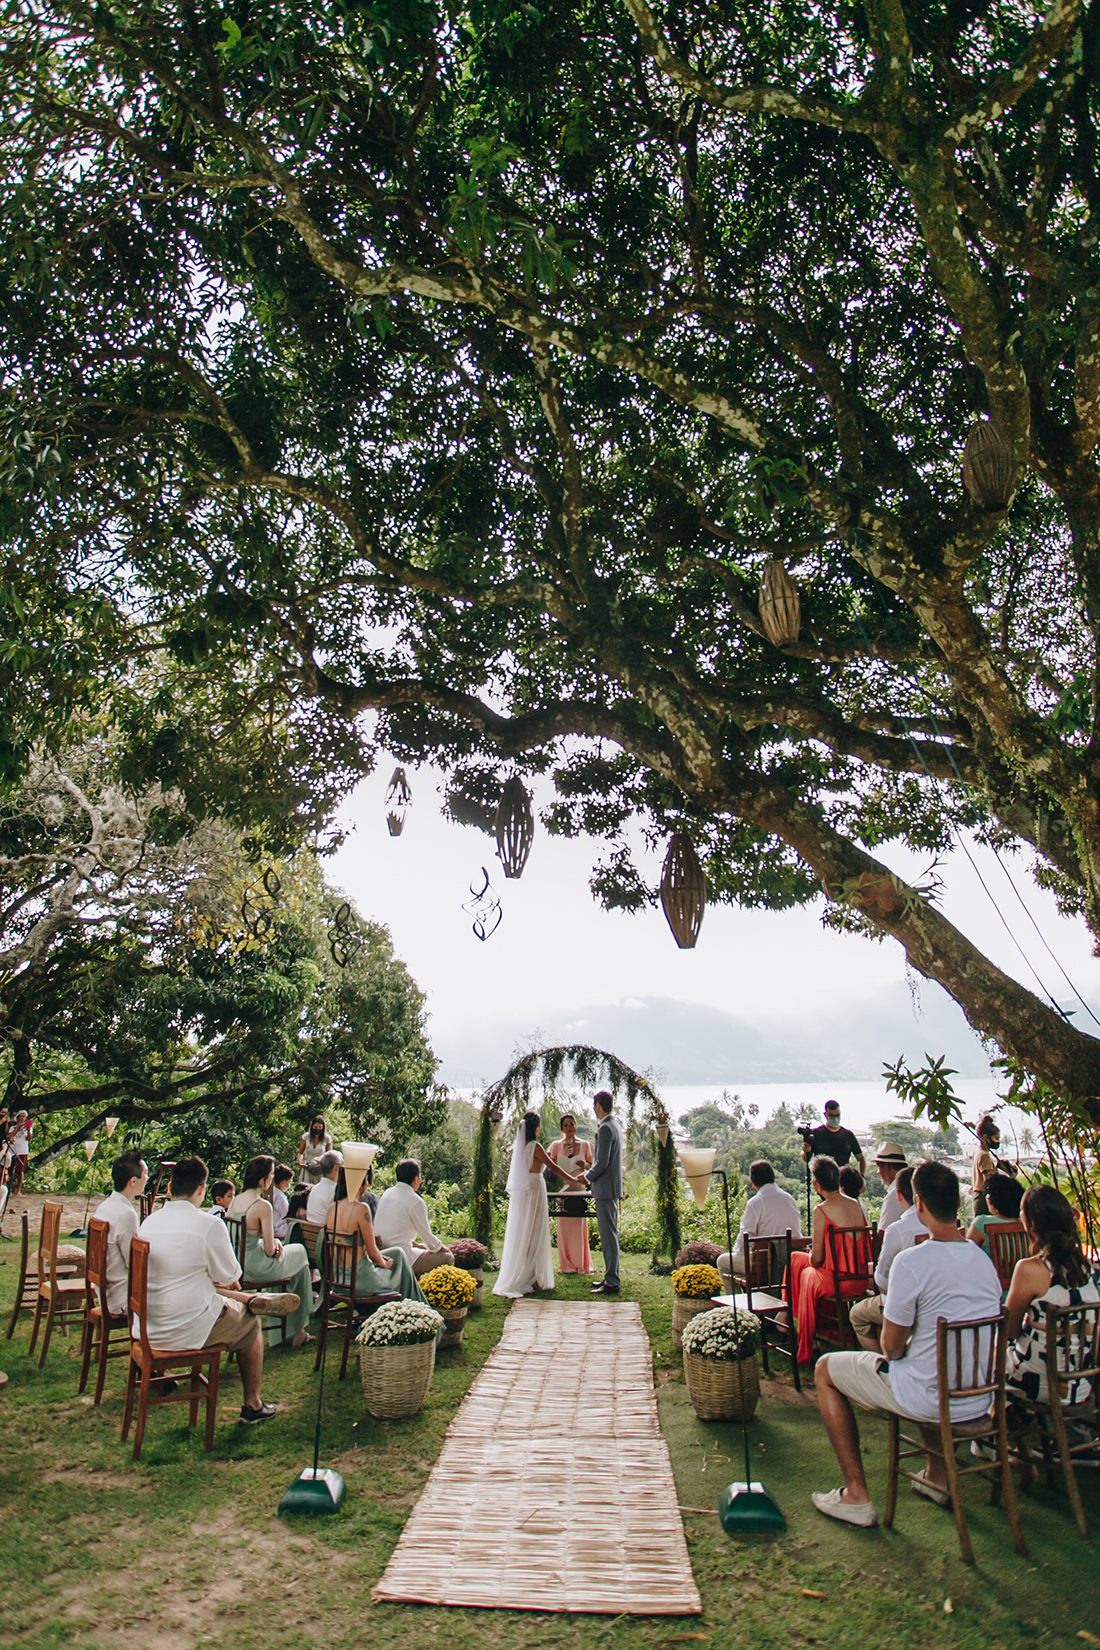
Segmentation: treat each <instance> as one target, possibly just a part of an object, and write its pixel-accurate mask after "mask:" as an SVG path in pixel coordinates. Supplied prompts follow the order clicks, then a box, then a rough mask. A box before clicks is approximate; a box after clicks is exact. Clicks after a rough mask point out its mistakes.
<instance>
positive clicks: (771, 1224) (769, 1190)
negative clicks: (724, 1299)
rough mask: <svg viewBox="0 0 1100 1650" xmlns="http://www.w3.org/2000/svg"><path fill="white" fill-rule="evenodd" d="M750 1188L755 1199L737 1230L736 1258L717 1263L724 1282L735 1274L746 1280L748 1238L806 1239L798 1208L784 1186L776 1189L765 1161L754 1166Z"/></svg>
mask: <svg viewBox="0 0 1100 1650" xmlns="http://www.w3.org/2000/svg"><path fill="white" fill-rule="evenodd" d="M749 1184H750V1185H751V1186H752V1190H753V1195H752V1197H750V1198H749V1200H748V1202H747V1203H746V1204H745V1210H744V1213H743V1214H742V1216H741V1224H740V1226H739V1227H738V1228H737V1239H736V1241H735V1243H734V1245H733V1255H732V1257H731V1256H730V1255H729V1254H724V1255H719V1256H718V1260H717V1262H716V1264H717V1267H718V1270H719V1271H720V1272H721V1274H722V1276H723V1277H724V1278H732V1277H733V1275H734V1273H736V1274H737V1276H738V1277H739V1278H743V1277H744V1276H745V1239H746V1238H750V1237H783V1236H784V1234H785V1233H787V1232H788V1231H789V1232H790V1234H791V1236H792V1237H801V1236H802V1221H801V1218H800V1216H799V1213H798V1204H797V1203H796V1202H795V1200H794V1198H793V1197H792V1196H791V1194H790V1192H785V1191H784V1190H783V1188H782V1187H781V1186H777V1185H776V1183H775V1170H774V1169H773V1168H772V1166H771V1164H770V1163H768V1162H766V1161H765V1160H764V1158H759V1159H758V1160H757V1161H756V1162H755V1163H750V1165H749Z"/></svg>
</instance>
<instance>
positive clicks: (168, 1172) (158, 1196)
mask: <svg viewBox="0 0 1100 1650" xmlns="http://www.w3.org/2000/svg"><path fill="white" fill-rule="evenodd" d="M175 1166H176V1165H175V1164H174V1163H171V1162H169V1160H168V1159H167V1158H166V1157H165V1158H162V1159H161V1161H160V1163H159V1164H158V1166H157V1178H156V1181H155V1182H154V1184H153V1185H152V1186H151V1187H150V1186H149V1185H148V1183H146V1187H145V1190H144V1191H143V1192H142V1194H141V1218H142V1220H148V1218H149V1216H150V1215H151V1214H152V1212H153V1210H154V1209H155V1208H156V1206H157V1204H158V1203H163V1202H164V1200H165V1198H166V1197H167V1196H168V1182H169V1181H170V1180H171V1178H172V1170H173V1169H174V1168H175Z"/></svg>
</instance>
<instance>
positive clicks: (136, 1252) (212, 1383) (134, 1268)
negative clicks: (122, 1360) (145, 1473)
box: [122, 1238, 225, 1461]
mask: <svg viewBox="0 0 1100 1650" xmlns="http://www.w3.org/2000/svg"><path fill="white" fill-rule="evenodd" d="M129 1299H130V1368H129V1373H128V1375H127V1378H126V1410H125V1413H124V1414H123V1417H122V1442H123V1443H125V1442H126V1438H127V1435H128V1433H129V1431H130V1422H131V1421H132V1420H133V1418H134V1401H135V1398H136V1400H137V1427H136V1429H135V1432H134V1451H133V1459H134V1460H135V1461H136V1460H137V1459H138V1457H139V1456H140V1455H141V1446H142V1443H143V1441H144V1439H145V1423H146V1421H147V1420H148V1418H149V1411H150V1409H151V1408H153V1407H154V1406H158V1405H162V1404H189V1405H190V1406H191V1415H190V1420H189V1422H188V1425H189V1426H195V1425H197V1423H198V1419H199V1405H200V1403H201V1402H202V1395H203V1393H204V1392H205V1393H206V1448H207V1449H208V1450H212V1449H213V1448H214V1422H215V1419H216V1417H217V1413H218V1382H219V1381H220V1379H221V1366H222V1353H223V1352H224V1351H225V1347H224V1346H222V1345H221V1344H220V1343H219V1344H217V1345H214V1346H197V1347H190V1348H188V1349H186V1350H182V1349H181V1350H180V1351H178V1352H163V1351H154V1350H153V1348H152V1346H151V1345H150V1343H149V1334H148V1330H147V1328H146V1324H147V1322H148V1312H149V1243H148V1240H147V1239H145V1238H135V1239H134V1241H133V1242H132V1243H131V1245H130V1290H129ZM178 1370H186V1371H188V1372H189V1374H190V1376H191V1387H190V1390H189V1391H186V1392H182V1391H181V1392H165V1391H164V1389H163V1388H161V1389H160V1390H159V1391H158V1393H157V1394H156V1396H155V1397H154V1395H153V1391H152V1387H153V1382H154V1381H162V1380H164V1379H165V1377H167V1376H171V1375H172V1374H174V1373H175V1372H176V1371H178ZM204 1370H205V1371H206V1373H205V1374H204V1373H203V1371H204Z"/></svg>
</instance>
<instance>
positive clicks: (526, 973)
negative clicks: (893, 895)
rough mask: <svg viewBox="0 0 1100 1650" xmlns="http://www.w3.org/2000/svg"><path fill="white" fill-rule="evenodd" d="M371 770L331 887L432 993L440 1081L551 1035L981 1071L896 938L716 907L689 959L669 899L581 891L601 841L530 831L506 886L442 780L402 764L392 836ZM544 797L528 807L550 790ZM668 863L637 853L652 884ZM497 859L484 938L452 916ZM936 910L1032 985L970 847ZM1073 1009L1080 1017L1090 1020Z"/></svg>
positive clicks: (988, 862) (1049, 932)
mask: <svg viewBox="0 0 1100 1650" xmlns="http://www.w3.org/2000/svg"><path fill="white" fill-rule="evenodd" d="M391 771H392V768H391V767H390V766H389V765H386V766H384V767H381V768H380V769H379V771H378V772H377V773H376V774H374V775H373V776H372V777H371V778H370V779H368V780H367V781H365V782H364V783H363V784H362V785H361V786H360V787H359V789H358V790H357V792H356V793H355V795H354V797H353V798H352V799H351V800H350V801H349V803H348V805H347V806H346V808H345V809H344V821H345V823H346V824H347V825H348V826H350V827H351V835H350V838H349V840H348V842H347V843H346V845H345V846H344V848H343V849H342V850H341V851H340V853H339V854H338V855H337V856H336V857H335V859H334V860H332V861H330V862H329V866H328V872H329V875H330V876H331V878H332V879H333V880H334V881H335V882H336V883H337V884H339V885H340V886H342V887H343V888H345V889H346V890H347V892H348V893H349V894H350V895H351V897H352V898H353V899H354V901H355V903H356V905H357V906H358V908H359V910H360V911H361V912H362V913H363V915H364V916H367V917H373V918H375V919H377V920H378V921H381V922H384V923H385V924H386V925H387V926H388V927H389V929H390V931H391V933H392V936H393V943H394V947H395V949H396V951H397V954H398V955H399V956H400V957H401V958H402V959H403V960H404V962H405V963H406V965H407V966H408V968H409V970H410V972H411V973H412V975H413V977H414V979H415V980H416V981H417V983H418V985H419V986H420V987H421V989H422V990H423V991H425V992H426V994H427V998H428V1012H429V1016H430V1019H429V1031H430V1035H431V1039H432V1043H433V1046H434V1048H435V1051H436V1053H437V1055H438V1056H439V1059H440V1062H441V1069H440V1077H441V1079H442V1080H443V1081H445V1082H447V1083H450V1084H452V1085H453V1086H456V1087H479V1086H481V1085H482V1084H483V1083H486V1082H490V1081H492V1080H493V1079H494V1078H496V1077H499V1076H501V1075H502V1074H503V1072H504V1071H505V1070H506V1069H507V1067H508V1065H509V1063H510V1062H511V1060H512V1058H513V1056H514V1054H515V1053H516V1051H517V1050H518V1049H520V1048H523V1047H527V1046H529V1045H530V1042H531V1041H532V1040H533V1039H535V1038H536V1037H537V1038H538V1039H539V1040H540V1041H543V1042H564V1041H569V1042H591V1043H595V1044H597V1045H598V1046H601V1047H608V1048H612V1049H613V1050H614V1051H615V1052H616V1053H617V1054H618V1055H619V1056H620V1057H621V1058H622V1059H624V1060H626V1061H627V1062H628V1063H629V1064H631V1065H634V1066H636V1067H639V1068H641V1069H647V1068H653V1069H654V1070H655V1072H656V1075H657V1077H658V1080H659V1081H664V1082H666V1083H668V1084H690V1083H708V1084H710V1083H713V1084H715V1085H720V1086H721V1085H724V1086H726V1087H729V1088H736V1086H737V1084H738V1082H741V1083H750V1082H751V1083H767V1082H793V1081H813V1080H829V1079H833V1078H835V1079H842V1078H843V1079H849V1080H857V1079H874V1078H877V1077H878V1076H879V1074H880V1072H881V1068H882V1062H883V1061H884V1060H891V1061H892V1060H895V1059H896V1058H897V1057H898V1055H899V1054H904V1055H905V1056H906V1057H907V1058H908V1059H909V1060H910V1061H912V1060H914V1059H916V1060H920V1059H922V1057H923V1055H924V1052H925V1051H926V1050H927V1051H928V1052H930V1053H932V1054H936V1055H938V1054H946V1055H947V1056H948V1064H949V1065H952V1066H955V1067H956V1068H958V1069H959V1071H960V1072H961V1073H962V1075H964V1076H969V1077H978V1076H983V1075H984V1074H985V1073H986V1072H987V1070H988V1064H987V1060H986V1057H985V1053H984V1051H983V1049H982V1046H981V1044H980V1042H979V1041H978V1039H977V1038H976V1037H975V1036H974V1034H973V1033H972V1032H971V1031H970V1029H969V1027H968V1026H967V1024H966V1022H965V1020H964V1019H963V1016H962V1014H961V1013H960V1011H959V1010H958V1009H957V1008H956V1007H955V1005H954V1003H953V1002H952V1001H951V1000H950V999H949V998H948V997H947V995H946V993H944V992H943V991H942V990H941V989H940V987H939V986H936V985H933V984H931V983H930V982H928V981H920V982H919V987H918V989H917V992H916V1003H915V1004H914V1001H913V998H912V996H911V992H910V987H909V983H908V982H907V980H906V974H905V961H904V956H903V954H902V951H901V949H900V948H899V947H898V946H897V945H896V944H894V943H892V942H891V941H886V942H884V943H883V944H881V945H879V944H875V943H873V942H869V941H867V940H863V939H859V938H856V937H852V936H846V935H840V934H835V933H833V932H831V931H829V930H826V929H823V928H822V926H821V922H820V909H821V907H820V905H817V906H815V907H812V908H809V909H806V910H801V911H790V912H774V913H773V912H759V911H742V910H739V909H736V908H729V907H710V908H708V910H707V912H706V915H705V917H704V919H703V926H702V931H701V933H700V936H699V941H698V944H697V946H696V948H695V949H694V950H693V951H680V950H679V949H678V948H677V946H676V943H675V941H674V940H673V938H672V935H671V933H670V932H669V929H668V925H667V923H666V922H665V919H664V915H663V913H662V911H661V910H660V907H659V906H658V907H656V908H654V909H653V910H650V911H647V912H644V913H642V914H640V915H634V916H632V915H627V914H625V913H622V912H614V913H609V912H605V911H603V910H602V909H601V908H600V907H599V906H598V905H597V904H596V902H595V900H594V899H593V897H592V895H591V893H590V892H589V888H588V878H589V874H590V871H591V868H592V865H593V864H594V862H595V861H596V859H597V858H598V857H599V856H600V852H601V845H600V844H595V843H591V842H588V841H583V840H581V841H572V842H570V841H565V840H563V839H561V838H555V837H550V836H548V835H547V833H546V831H545V830H544V829H543V828H542V826H541V823H538V822H536V834H535V841H534V846H533V848H532V851H531V857H530V859H529V860H528V862H527V867H526V869H525V870H524V872H523V876H522V878H521V879H520V880H519V881H508V880H506V879H505V877H504V874H503V871H502V869H501V866H500V862H499V860H498V859H497V858H496V845H495V842H494V841H493V839H492V838H491V837H489V836H486V835H484V834H483V833H482V832H480V831H478V830H476V829H473V828H471V827H469V826H461V825H456V824H454V823H452V822H451V821H449V820H447V819H445V818H444V817H443V816H442V815H441V813H440V808H441V803H442V796H441V791H440V778H439V775H438V774H436V773H434V772H433V771H432V770H429V769H420V770H414V769H409V770H407V771H408V774H409V779H410V783H411V785H412V789H413V797H414V801H413V807H412V809H411V811H410V814H409V817H408V820H407V822H406V825H405V829H404V832H403V834H402V835H401V836H400V837H397V838H392V837H390V836H389V834H388V833H387V830H386V823H385V812H384V806H383V802H384V796H385V791H386V787H387V784H388V782H389V777H390V773H391ZM550 796H551V791H550V787H549V784H548V783H546V784H545V785H544V787H543V789H542V790H540V789H539V788H538V787H536V789H535V808H536V816H537V812H538V807H539V805H540V803H545V802H548V801H549V800H550ZM974 852H975V855H976V857H977V859H978V861H979V866H980V869H981V872H982V875H983V876H984V877H985V880H986V881H987V883H988V884H989V887H990V889H991V891H992V893H993V895H994V897H995V898H996V900H997V903H998V904H999V905H1000V907H1001V910H1002V911H1003V912H1004V915H1005V917H1006V918H1007V919H1008V922H1009V925H1010V927H1011V928H1012V930H1013V931H1014V932H1015V934H1016V936H1017V938H1018V939H1019V940H1020V941H1021V943H1022V944H1023V946H1024V949H1025V951H1026V952H1027V954H1028V955H1029V957H1030V959H1031V961H1032V963H1033V964H1034V965H1035V967H1036V968H1037V969H1038V972H1039V974H1040V976H1041V977H1042V978H1043V981H1044V984H1045V985H1046V986H1047V988H1048V989H1049V990H1050V991H1051V992H1052V993H1053V995H1054V996H1055V997H1056V998H1057V999H1058V1000H1059V1001H1060V1002H1062V1003H1064V1004H1065V1005H1066V1006H1067V1007H1071V1006H1074V1000H1073V998H1072V996H1071V993H1070V989H1069V987H1068V986H1067V985H1066V983H1065V981H1064V980H1063V978H1062V977H1061V975H1060V974H1059V973H1058V970H1057V968H1056V966H1055V964H1054V963H1053V962H1052V961H1051V959H1050V957H1049V956H1048V955H1047V953H1046V952H1045V951H1044V949H1043V946H1042V943H1041V941H1040V939H1039V936H1038V935H1037V933H1036V931H1035V929H1034V928H1033V927H1032V925H1031V922H1030V921H1029V919H1028V917H1027V915H1026V914H1025V911H1024V910H1023V909H1022V907H1021V905H1020V903H1019V901H1018V899H1017V897H1016V894H1015V893H1014V892H1013V890H1012V887H1011V885H1010V884H1009V882H1008V881H1007V880H1006V877H1005V874H1004V872H1003V871H1002V869H1001V868H1000V866H999V865H998V864H997V862H996V860H995V859H994V858H993V856H992V855H991V854H988V853H984V852H982V851H980V850H974ZM880 857H882V858H883V859H885V860H886V861H887V862H888V863H889V864H890V865H891V866H892V868H893V869H895V870H896V871H898V872H899V873H900V874H902V875H907V876H913V875H917V874H919V872H920V871H922V870H923V869H925V868H926V867H927V863H928V861H927V858H924V859H917V858H916V857H914V856H912V855H910V854H908V853H906V852H905V851H904V850H901V849H898V848H887V849H885V850H883V852H882V853H881V856H880ZM660 858H661V855H660V854H654V855H652V856H650V858H649V860H648V862H647V864H646V867H645V869H646V872H647V875H648V877H649V880H651V881H652V882H654V883H655V882H656V881H657V878H658V875H659V870H660ZM1007 863H1008V864H1009V865H1010V868H1011V871H1012V880H1013V882H1014V883H1015V886H1016V888H1017V889H1018V890H1019V892H1020V894H1021V895H1022V896H1023V899H1024V901H1025V902H1026V905H1027V907H1028V909H1029V910H1030V911H1031V913H1032V914H1033V916H1034V917H1035V919H1036V921H1037V922H1038V924H1039V927H1040V929H1041V931H1042V934H1043V936H1044V937H1045V939H1046V941H1047V943H1048V944H1049V945H1050V946H1051V948H1052V950H1053V951H1054V952H1055V954H1056V956H1057V957H1058V960H1059V962H1060V963H1061V964H1062V966H1063V967H1064V968H1065V969H1066V971H1067V973H1068V974H1069V975H1070V977H1071V978H1072V979H1073V981H1074V984H1075V985H1076V986H1077V987H1078V988H1079V989H1080V990H1081V991H1082V992H1083V993H1084V994H1085V996H1086V997H1087V998H1088V1000H1089V1002H1090V1004H1091V1006H1092V1007H1093V1009H1097V1008H1098V1007H1100V989H1098V972H1097V968H1098V965H1097V962H1096V959H1094V958H1093V956H1092V948H1091V942H1090V940H1089V936H1088V933H1087V931H1086V929H1085V926H1084V924H1083V923H1081V922H1079V921H1067V920H1065V919H1063V918H1060V917H1059V916H1058V915H1057V912H1056V911H1055V909H1054V903H1053V900H1052V899H1050V897H1049V896H1048V895H1046V894H1045V893H1044V892H1043V891H1042V890H1041V889H1039V888H1037V887H1036V885H1035V883H1034V882H1033V880H1032V878H1031V875H1030V870H1029V867H1028V861H1027V860H1026V859H1025V858H1024V857H1023V856H1022V855H1021V856H1015V857H1013V858H1010V859H1009V860H1008V861H1007ZM482 867H484V868H485V869H487V870H488V872H489V876H490V879H491V881H492V885H493V887H494V889H495V891H496V893H497V896H498V897H499V899H500V901H501V904H502V907H503V919H502V921H501V924H500V926H499V928H498V929H497V931H496V933H495V934H494V935H493V936H492V937H491V938H490V939H488V940H487V941H485V942H484V943H482V942H480V941H479V940H477V939H476V938H475V936H474V934H473V933H472V931H471V918H470V916H469V915H468V914H467V913H466V912H465V911H463V909H462V906H463V902H464V901H468V900H469V899H470V884H471V882H473V883H474V884H475V885H476V884H480V882H481V880H482V877H481V872H482ZM940 875H941V876H943V877H944V879H945V881H946V883H947V891H946V893H945V895H944V897H943V898H942V900H941V907H942V909H943V910H944V912H945V914H946V915H947V916H948V917H949V918H950V919H951V920H952V921H954V922H955V923H957V924H958V925H959V926H960V927H961V928H962V929H963V931H964V932H965V933H966V934H967V935H968V936H969V937H970V938H971V939H972V940H973V941H974V942H975V943H976V944H977V945H979V946H980V947H981V948H982V949H983V950H984V951H985V952H986V954H987V955H989V956H991V957H992V958H993V959H994V960H995V961H996V962H998V963H999V964H1000V965H1001V966H1002V967H1003V968H1005V969H1006V971H1007V972H1009V973H1011V974H1013V975H1014V976H1015V977H1016V978H1018V979H1020V980H1021V981H1022V982H1023V983H1024V984H1027V985H1029V986H1031V987H1032V988H1033V989H1034V980H1033V978H1032V976H1031V975H1030V973H1029V972H1028V970H1027V967H1026V965H1025V964H1024V962H1023V961H1022V959H1021V957H1020V954H1019V952H1018V951H1017V950H1016V948H1015V946H1014V944H1013V942H1012V940H1011V939H1010V937H1009V936H1008V935H1007V934H1006V932H1005V929H1004V927H1003V926H1002V924H1001V921H1000V919H999V918H998V916H997V913H996V911H995V910H994V908H993V905H992V904H991V902H990V900H989V899H988V898H987V896H986V895H985V893H983V891H982V889H981V887H980V885H979V884H978V882H977V879H976V877H975V875H974V873H973V871H972V870H971V868H970V866H969V865H968V864H967V863H966V861H965V859H964V857H963V856H962V855H961V854H959V853H956V854H954V855H953V856H952V858H951V860H950V861H949V862H948V863H947V864H946V865H944V866H941V867H940ZM1077 1007H1078V1020H1079V1023H1082V1024H1083V1025H1085V1026H1087V1027H1089V1028H1090V1029H1093V1030H1095V1029H1097V1028H1096V1026H1095V1024H1094V1022H1092V1021H1091V1020H1089V1018H1088V1016H1087V1015H1086V1014H1085V1011H1084V1010H1083V1009H1081V1008H1080V1006H1079V1005H1077Z"/></svg>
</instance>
